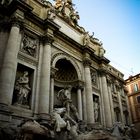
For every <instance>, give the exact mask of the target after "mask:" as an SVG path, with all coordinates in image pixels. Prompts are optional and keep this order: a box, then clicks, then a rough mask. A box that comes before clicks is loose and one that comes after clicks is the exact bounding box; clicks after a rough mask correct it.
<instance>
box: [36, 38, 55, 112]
mask: <svg viewBox="0 0 140 140" xmlns="http://www.w3.org/2000/svg"><path fill="white" fill-rule="evenodd" d="M52 41H53V39H52V36H47V37H45V42H44V46H43V57H42V65H41V74H40V92H39V107H38V109H39V114H40V115H41V114H48V113H49V98H50V97H49V96H50V67H51V44H52Z"/></svg>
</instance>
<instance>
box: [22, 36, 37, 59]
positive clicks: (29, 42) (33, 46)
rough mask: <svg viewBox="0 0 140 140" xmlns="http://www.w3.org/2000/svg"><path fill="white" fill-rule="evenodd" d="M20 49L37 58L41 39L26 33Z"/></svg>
mask: <svg viewBox="0 0 140 140" xmlns="http://www.w3.org/2000/svg"><path fill="white" fill-rule="evenodd" d="M20 51H21V52H23V53H25V54H27V55H29V56H31V57H33V58H37V57H38V51H39V40H38V39H36V38H34V37H31V36H29V35H27V34H24V35H23V37H22V41H21V45H20Z"/></svg>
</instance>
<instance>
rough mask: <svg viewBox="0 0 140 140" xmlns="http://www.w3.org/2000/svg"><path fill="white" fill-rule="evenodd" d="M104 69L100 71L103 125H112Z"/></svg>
mask: <svg viewBox="0 0 140 140" xmlns="http://www.w3.org/2000/svg"><path fill="white" fill-rule="evenodd" d="M105 74H106V73H105V71H104V70H102V71H101V84H102V95H103V103H104V115H105V125H106V127H112V119H111V109H110V108H111V107H110V102H109V93H108V87H107V80H106V76H105Z"/></svg>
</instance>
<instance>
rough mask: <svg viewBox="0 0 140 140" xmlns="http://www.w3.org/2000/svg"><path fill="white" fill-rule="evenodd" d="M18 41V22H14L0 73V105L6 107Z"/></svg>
mask: <svg viewBox="0 0 140 140" xmlns="http://www.w3.org/2000/svg"><path fill="white" fill-rule="evenodd" d="M20 40H21V36H20V26H19V22H18V21H16V20H15V21H14V22H13V24H12V27H11V31H10V34H9V39H8V42H7V47H6V49H5V54H4V60H3V65H2V69H1V73H0V103H2V104H6V105H9V104H11V103H12V96H13V89H14V82H15V77H16V69H17V55H18V51H19V46H20Z"/></svg>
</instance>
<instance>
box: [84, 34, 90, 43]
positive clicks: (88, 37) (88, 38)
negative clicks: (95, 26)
mask: <svg viewBox="0 0 140 140" xmlns="http://www.w3.org/2000/svg"><path fill="white" fill-rule="evenodd" d="M89 43H90V36H89V33H88V32H85V33H84V37H83V46H88V45H89Z"/></svg>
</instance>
